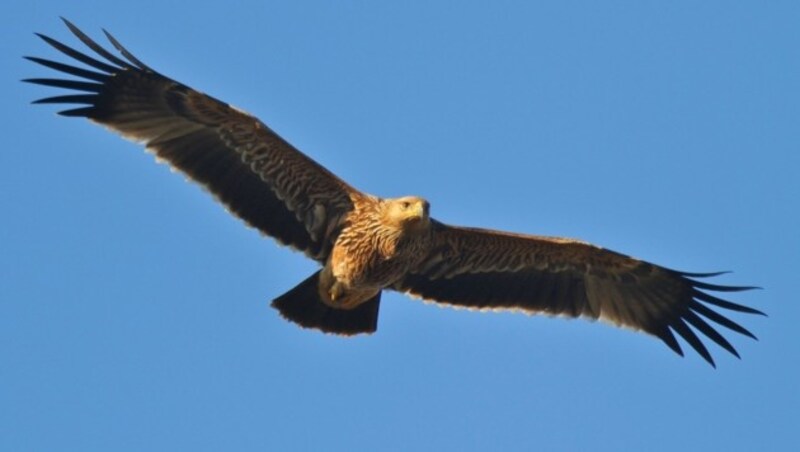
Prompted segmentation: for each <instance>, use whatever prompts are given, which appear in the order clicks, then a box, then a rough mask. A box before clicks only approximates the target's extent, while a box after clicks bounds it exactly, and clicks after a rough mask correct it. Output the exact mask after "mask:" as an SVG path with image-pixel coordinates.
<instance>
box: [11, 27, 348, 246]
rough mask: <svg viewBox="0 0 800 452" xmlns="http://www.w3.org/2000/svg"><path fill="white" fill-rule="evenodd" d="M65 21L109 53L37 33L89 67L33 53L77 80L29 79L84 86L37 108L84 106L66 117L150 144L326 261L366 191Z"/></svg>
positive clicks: (272, 230)
mask: <svg viewBox="0 0 800 452" xmlns="http://www.w3.org/2000/svg"><path fill="white" fill-rule="evenodd" d="M62 20H64V23H65V24H66V25H67V27H68V28H69V30H70V31H71V32H72V33H73V34H74V35H75V36H76V37H77V38H78V39H79V40H80V41H81V42H82V43H83V44H84V45H86V46H87V47H88V48H89V49H91V50H92V51H93V52H94V53H96V54H97V55H99V56H100V57H101V59H97V58H95V57H92V56H89V55H86V54H84V53H81V52H79V51H77V50H75V49H73V48H71V47H68V46H66V45H64V44H62V43H60V42H58V41H56V40H54V39H52V38H50V37H48V36H45V35H42V34H38V33H37V36H39V37H40V38H41V39H42V40H44V41H45V42H46V43H47V44H49V45H50V46H52V47H54V48H55V49H56V50H58V51H60V52H61V53H63V54H65V55H67V56H69V57H71V58H72V59H74V60H75V61H77V62H80V63H82V64H83V65H85V66H86V68H83V67H78V66H73V65H69V64H64V63H61V62H57V61H52V60H48V59H44V58H38V57H31V56H26V57H25V58H26V59H28V60H30V61H33V62H35V63H38V64H40V65H42V66H45V67H48V68H50V69H54V70H56V71H59V72H61V73H64V74H67V75H70V76H75V77H77V79H62V78H31V79H26V80H23V81H24V82H28V83H34V84H38V85H45V86H51V87H57V88H65V89H68V90H72V91H73V92H74V91H77V93H72V94H67V95H58V96H54V97H47V98H43V99H39V100H36V101H34V102H33V103H34V104H70V105H77V108H71V109H67V110H63V111H60V112H59V114H60V115H63V116H70V117H85V118H88V119H90V120H92V121H93V122H96V123H99V124H102V125H104V126H106V127H108V128H110V129H112V130H113V131H115V132H118V133H120V134H121V135H123V136H125V137H126V138H129V139H132V140H135V141H138V142H142V143H144V144H145V146H146V147H147V149H148V150H149V151H151V152H153V153H154V154H155V155H156V157H157V159H158V160H159V161H166V162H167V163H169V164H170V166H172V167H173V168H175V169H178V170H180V171H181V172H182V173H184V174H185V175H186V176H188V177H189V178H190V179H192V180H194V181H196V182H198V183H200V184H201V185H202V186H203V187H204V188H206V189H207V190H208V191H210V192H211V193H212V194H213V195H214V196H215V197H216V198H217V199H218V200H219V201H220V202H221V203H222V204H223V205H225V207H226V208H227V209H228V210H229V211H230V212H231V213H233V214H234V215H236V216H238V217H239V218H241V219H242V220H244V221H245V222H246V223H247V224H248V225H250V226H252V227H254V228H256V229H258V230H259V231H261V232H262V233H264V234H267V235H270V236H273V237H275V238H276V239H277V240H278V241H279V242H281V243H282V244H284V245H288V246H291V247H293V248H295V249H298V250H300V251H303V252H304V253H305V254H306V255H308V256H309V257H311V258H313V259H316V260H317V261H319V262H324V261H325V260H326V259H327V255H328V253H329V252H330V249H331V247H332V245H333V240H334V239H335V236H336V234H337V233H338V230H339V228H341V225H342V223H343V221H344V219H345V217H346V215H347V213H348V212H350V210H352V208H353V201H354V199H355V198H356V197H358V196H361V195H360V193H359V192H358V191H356V190H355V189H353V188H352V187H350V186H349V185H347V184H346V183H345V182H343V181H342V180H340V179H339V178H337V177H336V176H335V175H333V174H332V173H330V172H329V171H328V170H327V169H325V168H324V167H322V166H321V165H319V164H318V163H316V162H315V161H313V160H312V159H311V158H309V157H307V156H306V155H304V154H303V153H301V152H300V151H298V150H297V149H295V148H294V147H293V146H292V145H291V144H289V143H288V142H286V141H285V140H283V139H282V138H281V137H280V136H278V135H277V134H276V133H274V132H273V131H272V130H270V129H269V128H268V127H267V126H266V125H264V124H263V123H262V122H260V121H259V120H258V119H257V118H255V117H253V116H250V115H249V114H247V113H244V112H243V111H241V110H238V109H236V108H235V107H232V106H230V105H228V104H226V103H224V102H221V101H219V100H217V99H214V98H212V97H210V96H207V95H205V94H203V93H200V92H198V91H195V90H193V89H192V88H189V87H188V86H186V85H183V84H181V83H179V82H176V81H174V80H172V79H170V78H168V77H165V76H163V75H161V74H159V73H158V72H156V71H154V70H153V69H151V68H150V67H148V66H146V65H145V64H144V63H142V62H141V61H140V60H139V59H137V58H136V57H134V56H133V55H132V54H131V53H130V52H128V51H127V50H126V49H125V48H124V47H122V45H121V44H120V43H119V42H118V41H117V40H116V39H114V37H112V36H111V35H110V34H109V33H108V32H106V31H105V30H104V33H105V34H106V37H107V38H108V39H109V41H110V42H111V44H112V46H113V47H114V48H115V49H116V50H117V51H118V52H119V53H120V55H121V57H118V56H115V55H113V54H112V53H111V52H109V51H108V50H106V49H104V48H103V47H101V46H100V45H99V44H97V43H96V42H95V41H93V40H91V39H90V38H89V37H88V36H87V35H86V34H84V33H83V32H82V31H81V30H79V29H78V28H77V27H76V26H75V25H73V24H72V23H70V22H69V21H67V20H66V19H63V18H62Z"/></svg>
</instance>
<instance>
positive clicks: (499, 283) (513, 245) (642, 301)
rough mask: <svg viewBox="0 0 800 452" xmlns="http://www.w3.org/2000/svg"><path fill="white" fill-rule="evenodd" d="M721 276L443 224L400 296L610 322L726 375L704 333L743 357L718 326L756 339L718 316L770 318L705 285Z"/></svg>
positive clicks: (565, 242)
mask: <svg viewBox="0 0 800 452" xmlns="http://www.w3.org/2000/svg"><path fill="white" fill-rule="evenodd" d="M719 274H721V273H686V272H679V271H675V270H670V269H667V268H664V267H660V266H657V265H654V264H650V263H648V262H644V261H641V260H638V259H635V258H632V257H629V256H626V255H623V254H620V253H617V252H614V251H611V250H607V249H604V248H600V247H596V246H594V245H591V244H588V243H585V242H580V241H577V240H572V239H562V238H553V237H539V236H527V235H517V234H510V233H505V232H500V231H492V230H485V229H475V228H460V227H452V226H447V225H444V224H441V223H438V222H436V223H435V224H434V245H433V246H432V247H431V250H430V252H429V254H428V256H427V257H426V259H425V260H424V261H423V263H422V264H421V265H419V266H418V267H417V268H415V269H413V270H412V271H410V272H409V274H408V275H406V277H405V278H404V279H402V280H401V281H399V282H398V283H396V284H395V285H394V286H393V287H392V288H393V289H394V290H397V291H400V292H404V293H407V294H409V295H411V296H412V297H420V298H422V299H423V300H426V301H430V302H434V303H437V304H442V305H446V306H452V307H457V308H466V309H474V310H488V311H522V312H525V313H528V314H546V315H554V316H566V317H572V318H577V317H582V318H587V319H590V320H596V319H600V320H604V321H607V322H609V323H611V324H613V325H615V326H618V327H623V328H628V329H632V330H635V331H642V332H645V333H648V334H650V335H653V336H656V337H658V338H659V339H661V340H662V341H663V342H664V343H665V344H666V345H667V346H668V347H669V348H670V349H672V350H673V351H674V352H675V353H677V354H678V355H680V356H683V350H682V349H681V346H680V345H679V343H678V341H677V340H676V338H675V335H674V333H677V334H678V335H679V336H680V337H681V338H683V339H684V340H685V341H686V343H688V344H689V345H690V346H691V347H692V348H693V349H694V350H695V351H696V352H697V353H698V354H699V355H700V356H702V357H703V359H705V360H706V361H707V362H708V363H709V364H711V366H713V367H716V364H715V362H714V359H713V358H712V356H711V354H710V353H709V351H708V349H707V348H706V347H705V345H704V344H703V342H702V341H701V340H700V338H699V337H698V335H697V334H695V332H699V333H701V334H702V335H704V336H706V337H707V338H708V339H710V340H711V341H713V342H715V343H716V344H717V345H719V346H720V347H722V348H723V349H725V350H727V351H728V352H729V353H731V354H732V355H734V356H736V357H737V358H740V356H739V353H738V352H737V351H736V349H735V348H734V347H733V346H732V345H731V344H730V342H728V340H727V339H725V337H723V336H722V334H720V333H719V331H717V329H716V328H715V327H714V326H712V324H710V323H709V322H708V321H711V322H713V323H715V324H717V325H721V326H723V327H725V328H727V329H729V330H732V331H735V332H737V333H739V334H742V335H745V336H748V337H751V338H753V339H756V336H755V335H753V333H751V332H750V331H748V330H747V329H745V328H744V327H742V326H741V325H739V324H738V323H736V322H734V321H732V320H730V319H729V318H727V317H725V316H724V315H722V314H720V313H719V312H718V310H719V309H723V310H728V311H734V312H739V313H747V314H759V315H765V314H764V313H763V312H761V311H758V310H756V309H753V308H750V307H747V306H743V305H740V304H736V303H733V302H730V301H728V300H724V299H722V298H719V297H717V296H715V295H712V293H713V292H738V291H745V290H750V289H756V287H738V286H724V285H716V284H710V283H707V282H705V281H701V280H700V279H703V278H709V277H713V276H717V275H719ZM714 308H716V309H714Z"/></svg>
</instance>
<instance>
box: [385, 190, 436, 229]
mask: <svg viewBox="0 0 800 452" xmlns="http://www.w3.org/2000/svg"><path fill="white" fill-rule="evenodd" d="M383 207H384V210H383V212H384V219H385V220H386V222H387V223H389V224H392V225H394V226H398V227H401V228H403V229H405V230H414V229H422V228H426V227H427V226H428V225H429V224H430V216H429V211H430V203H428V201H426V200H424V199H422V198H420V197H418V196H404V197H402V198H394V199H385V200H383Z"/></svg>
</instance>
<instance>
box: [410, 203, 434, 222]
mask: <svg viewBox="0 0 800 452" xmlns="http://www.w3.org/2000/svg"><path fill="white" fill-rule="evenodd" d="M414 207H415V208H414V216H415V217H417V218H419V219H420V221H426V220H427V219H428V212H430V208H431V205H430V203H428V201H420V202H418V203H417V204H416V205H415V206H414Z"/></svg>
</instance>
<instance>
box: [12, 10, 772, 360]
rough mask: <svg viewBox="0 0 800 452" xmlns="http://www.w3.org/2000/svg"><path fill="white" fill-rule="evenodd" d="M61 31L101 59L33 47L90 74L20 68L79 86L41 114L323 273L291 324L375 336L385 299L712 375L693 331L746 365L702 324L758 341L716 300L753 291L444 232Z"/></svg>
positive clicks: (203, 100) (297, 299) (600, 256)
mask: <svg viewBox="0 0 800 452" xmlns="http://www.w3.org/2000/svg"><path fill="white" fill-rule="evenodd" d="M64 22H65V23H66V25H67V27H68V28H69V29H70V31H71V32H72V33H73V34H74V35H75V36H77V38H78V39H79V40H80V41H81V42H83V44H84V45H86V46H87V47H88V48H89V49H91V50H92V51H94V53H96V54H97V55H99V56H100V57H101V58H100V59H97V58H96V57H91V56H89V55H86V54H85V53H81V52H79V51H77V50H75V49H73V48H71V47H68V46H66V45H64V44H62V43H60V42H58V41H56V40H54V39H52V38H49V37H47V36H44V35H41V34H38V36H39V37H40V38H42V39H43V40H44V41H45V42H46V43H47V44H49V45H51V46H52V47H54V48H55V49H57V50H59V51H60V52H62V53H64V54H65V55H67V56H69V57H71V58H73V59H74V60H77V61H78V62H80V63H83V65H84V67H78V66H73V65H68V64H64V63H59V62H56V61H51V60H47V59H43V58H37V57H26V58H27V59H29V60H31V61H33V62H36V63H38V64H41V65H43V66H46V67H48V68H51V69H55V70H57V71H60V72H63V73H66V74H68V75H71V76H75V77H77V79H61V78H33V79H27V80H24V81H25V82H30V83H36V84H39V85H47V86H53V87H58V88H66V89H70V90H74V91H76V92H77V94H76V93H73V94H67V95H59V96H55V97H48V98H45V99H40V100H37V101H34V103H37V104H75V107H76V108H72V109H68V110H64V111H61V112H59V114H61V115H64V116H73V117H83V118H88V119H89V120H91V121H93V122H96V123H98V124H102V125H103V126H105V127H107V128H109V129H111V130H113V131H115V132H118V133H119V134H121V135H122V136H124V137H126V138H129V139H131V140H135V141H138V142H142V143H144V145H145V146H146V147H147V149H148V150H150V151H151V152H153V153H154V154H155V155H156V157H157V158H158V159H159V160H161V161H165V162H168V163H169V164H170V165H171V166H172V167H173V168H176V169H178V170H180V171H181V172H183V173H184V174H185V175H186V176H188V177H189V178H190V179H192V180H194V181H196V182H198V183H199V184H201V185H202V186H204V187H205V188H206V189H207V190H208V191H210V192H211V193H212V194H213V195H214V196H215V197H216V198H217V199H218V200H219V201H220V202H221V203H222V204H224V205H225V207H226V208H227V209H228V210H229V211H230V212H231V213H233V214H234V215H236V216H238V217H239V218H241V219H242V220H244V221H245V222H246V223H247V224H248V225H250V226H252V227H254V228H256V229H258V230H259V231H261V232H262V233H264V234H267V235H270V236H272V237H274V238H275V239H276V240H277V241H279V242H280V243H282V244H285V245H288V246H290V247H292V248H294V249H296V250H300V251H302V252H303V253H305V254H306V255H307V256H308V257H310V258H311V259H314V260H315V261H317V262H318V263H319V264H320V265H321V267H322V268H321V269H320V270H318V271H317V272H316V273H314V274H313V275H311V276H310V277H308V278H307V279H306V280H305V281H303V282H301V283H300V284H299V285H297V286H296V287H295V288H293V289H291V290H290V291H288V292H286V293H285V294H283V295H281V296H280V297H278V298H276V299H275V300H274V301H273V302H272V306H273V307H275V308H276V309H278V311H280V313H281V315H282V316H283V317H285V318H287V319H289V320H291V321H292V322H295V323H297V324H299V325H301V326H303V327H307V328H315V329H319V330H322V331H324V332H326V333H335V334H342V335H353V334H358V333H371V332H374V331H375V330H376V329H377V326H378V307H379V305H380V299H381V293H382V291H383V290H387V289H388V290H394V291H398V292H403V293H407V294H410V295H412V296H415V297H420V298H423V299H425V300H429V301H432V302H434V303H438V304H442V305H449V306H455V307H464V308H468V309H475V310H490V311H505V310H509V311H522V312H526V313H529V314H547V315H561V316H567V317H584V318H588V319H593V320H594V319H601V320H604V321H607V322H610V323H611V324H613V325H616V326H619V327H625V328H629V329H633V330H636V331H643V332H645V333H649V334H651V335H653V336H656V337H658V338H659V339H661V340H662V341H663V342H664V343H665V344H666V345H667V346H669V347H670V348H671V349H672V350H674V351H675V352H676V353H678V354H679V355H681V356H682V355H683V351H682V350H681V347H680V345H679V344H678V342H677V340H676V339H675V336H674V334H673V333H677V334H678V335H679V336H681V337H682V338H683V339H684V340H686V342H687V343H688V344H689V345H690V346H691V347H692V348H694V349H695V350H696V351H697V352H698V353H699V354H700V355H701V356H702V357H703V358H705V360H706V361H708V362H709V363H710V364H711V365H712V366H713V365H714V361H713V359H712V357H711V354H710V353H709V352H708V350H707V349H706V347H705V345H704V344H703V342H701V340H700V339H699V338H698V336H697V334H696V333H695V331H696V332H700V333H702V334H704V335H705V336H707V337H708V339H711V340H712V341H714V342H715V343H717V344H718V345H719V346H721V347H722V348H724V349H725V350H727V351H728V352H730V353H732V354H733V355H735V356H737V357H739V354H738V353H737V351H736V350H735V349H734V347H733V346H732V345H731V344H730V343H729V342H728V341H727V340H726V339H725V338H724V337H723V336H722V335H721V334H720V333H719V332H718V331H717V330H716V329H715V327H713V326H712V325H710V324H709V323H708V322H707V321H708V320H710V321H712V322H714V323H716V324H718V325H721V326H724V327H726V328H728V329H730V330H733V331H735V332H737V333H741V334H743V335H746V336H749V337H751V338H754V339H755V336H754V335H753V334H752V333H750V332H749V331H748V330H746V329H745V328H743V327H742V326H740V325H739V324H737V323H735V322H733V321H732V320H730V319H728V318H727V317H725V316H723V315H722V314H720V313H719V312H717V311H715V310H714V309H713V308H722V309H727V310H731V311H738V312H744V313H751V314H762V315H763V313H762V312H760V311H758V310H755V309H752V308H749V307H746V306H742V305H740V304H735V303H732V302H730V301H726V300H723V299H721V298H718V297H717V296H715V295H712V294H710V293H709V292H736V291H741V290H747V289H751V288H752V287H733V286H722V285H716V284H710V283H707V282H704V281H701V279H703V278H707V277H712V276H716V275H719V274H720V273H686V272H680V271H675V270H670V269H667V268H664V267H661V266H658V265H655V264H651V263H649V262H645V261H641V260H638V259H635V258H632V257H629V256H626V255H624V254H620V253H617V252H614V251H611V250H608V249H605V248H601V247H598V246H595V245H592V244H589V243H586V242H582V241H579V240H573V239H566V238H555V237H542V236H535V235H523V234H514V233H509V232H501V231H493V230H487V229H476V228H466V227H457V226H450V225H447V224H445V223H441V222H439V221H437V220H435V219H433V218H431V217H430V215H429V204H428V202H427V201H426V200H424V199H423V198H420V197H416V196H407V197H402V198H380V197H377V196H373V195H370V194H367V193H364V192H361V191H359V190H357V189H355V188H353V187H351V186H350V185H349V184H347V183H346V182H344V181H343V180H341V179H339V178H338V177H336V176H335V175H334V174H332V173H331V172H330V171H328V170H327V169H325V168H324V167H322V166H321V165H319V164H318V163H317V162H315V161H314V160H312V159H311V158H309V157H308V156H306V155H305V154H303V153H302V152H300V151H299V150H297V149H295V148H294V147H293V146H292V145H291V144H289V143H288V142H286V141H285V140H284V139H282V138H281V137H280V136H278V134H276V133H275V132H273V131H272V130H271V129H270V128H269V127H268V126H267V125H265V124H264V123H262V122H261V121H259V120H258V119H257V118H255V117H253V116H251V115H249V114H247V113H245V112H243V111H242V110H239V109H237V108H235V107H232V106H230V105H228V104H227V103H224V102H222V101H219V100H217V99H215V98H213V97H211V96H208V95H206V94H203V93H201V92H199V91H196V90H194V89H192V88H190V87H188V86H186V85H183V84H182V83H180V82H177V81H175V80H172V79H170V78H168V77H166V76H164V75H162V74H160V73H158V72H156V71H155V70H153V69H151V68H150V67H148V66H147V65H145V64H144V63H142V62H141V61H140V60H139V59H137V58H136V57H134V56H133V55H132V54H131V53H130V52H128V51H127V50H126V49H125V48H124V47H122V45H120V43H119V42H118V41H117V40H116V39H114V37H113V36H111V35H110V34H109V33H108V32H105V31H104V32H105V34H106V37H107V38H108V40H109V41H110V43H111V45H113V47H114V48H115V49H116V50H117V51H118V52H119V56H117V55H114V54H112V53H111V52H109V51H108V50H106V49H104V48H103V47H101V46H100V45H98V44H97V43H96V42H95V41H93V40H91V39H90V38H89V37H88V36H86V35H85V34H84V33H83V32H81V31H80V30H79V29H78V28H77V27H75V26H74V25H73V24H71V23H70V22H69V21H67V20H64Z"/></svg>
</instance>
